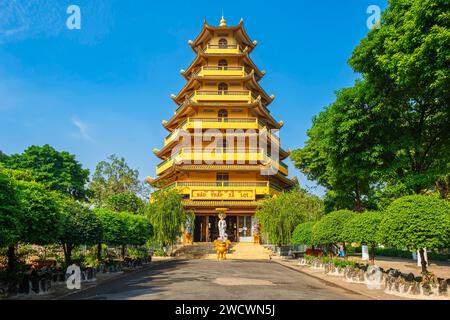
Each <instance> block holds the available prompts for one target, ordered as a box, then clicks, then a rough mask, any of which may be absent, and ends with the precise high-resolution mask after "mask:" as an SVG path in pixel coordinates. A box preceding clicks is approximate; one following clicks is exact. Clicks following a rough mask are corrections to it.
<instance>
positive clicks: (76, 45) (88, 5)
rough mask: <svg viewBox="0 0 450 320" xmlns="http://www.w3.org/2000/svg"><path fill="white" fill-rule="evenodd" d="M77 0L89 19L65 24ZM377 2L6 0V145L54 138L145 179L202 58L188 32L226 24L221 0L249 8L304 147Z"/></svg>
mask: <svg viewBox="0 0 450 320" xmlns="http://www.w3.org/2000/svg"><path fill="white" fill-rule="evenodd" d="M72 4H75V5H78V6H79V7H80V9H81V30H68V29H67V27H66V19H67V17H68V16H69V15H68V14H67V13H66V9H67V7H68V6H69V5H72ZM370 5H378V6H380V7H381V9H384V8H385V7H386V1H385V0H345V1H332V0H316V1H312V0H310V1H211V0H209V1H195V2H192V1H145V0H133V1H106V0H95V1H94V0H84V1H76V0H70V1H65V0H47V1H42V0H41V1H31V0H19V1H12V0H0V150H2V151H3V152H5V153H7V154H11V153H20V152H22V151H23V150H24V149H25V148H27V147H28V146H30V145H33V144H34V145H43V144H46V143H48V144H50V145H52V146H54V147H55V148H56V149H58V150H66V151H69V152H71V153H74V154H76V156H77V159H78V160H79V161H80V162H82V163H83V165H84V166H85V167H87V168H89V169H91V172H93V170H94V168H95V165H96V164H97V163H98V162H99V161H101V160H104V159H105V158H106V157H107V156H108V155H110V154H113V153H114V154H117V155H120V156H124V157H125V158H126V159H127V161H128V163H129V164H130V165H131V166H133V167H135V168H138V169H139V171H140V173H141V176H142V178H145V177H146V176H154V175H155V165H156V164H157V163H158V162H159V159H157V158H156V157H155V156H154V155H153V153H152V148H153V147H158V148H159V147H161V145H162V143H163V138H164V137H165V136H166V135H167V132H166V131H165V129H164V128H163V127H162V126H161V121H162V120H163V119H167V120H168V119H169V118H170V117H171V116H172V114H173V111H174V109H175V105H174V103H173V102H172V101H171V99H170V98H169V96H170V94H171V93H177V92H178V91H179V89H181V88H182V87H183V85H184V83H185V80H184V79H183V78H182V76H181V75H180V73H179V70H180V69H183V68H186V67H187V66H188V65H189V64H190V62H191V61H192V60H193V59H194V53H193V52H192V50H191V49H190V48H189V46H188V44H187V42H188V40H189V39H194V38H195V37H196V36H197V34H198V33H199V32H200V30H201V27H202V24H203V20H204V19H205V18H206V19H207V21H208V22H209V24H212V25H216V24H218V22H219V20H220V15H221V13H222V10H223V11H224V14H225V18H226V20H227V22H228V25H234V24H237V23H238V22H239V20H240V18H241V17H243V18H244V25H245V27H246V30H247V32H248V33H249V35H250V37H251V38H252V39H254V40H257V41H258V46H257V48H256V50H255V51H254V52H253V53H252V58H253V60H254V61H255V63H256V64H257V65H258V66H259V67H260V69H265V70H266V71H267V74H266V76H265V78H264V79H263V80H262V82H261V85H262V86H263V87H264V88H265V89H266V91H267V92H268V93H269V94H275V95H276V100H275V102H274V103H273V104H272V105H271V106H270V109H271V111H272V114H273V115H274V117H275V118H276V119H279V120H284V122H285V126H284V128H283V130H282V131H281V133H280V137H281V139H282V142H283V146H284V147H285V148H286V149H288V148H291V149H295V148H298V147H302V146H303V144H304V142H305V140H306V130H307V129H308V128H309V127H310V126H311V119H312V117H313V116H314V115H315V114H317V113H319V112H320V110H321V109H322V108H323V107H324V106H327V105H329V104H330V103H332V102H333V100H334V92H335V91H336V90H338V89H340V88H343V87H348V86H351V85H352V84H353V82H354V80H355V79H356V78H357V77H358V75H357V74H354V73H353V71H352V70H351V69H350V67H349V66H348V65H347V60H348V58H349V56H350V54H351V52H352V50H353V48H354V47H355V46H356V45H357V44H358V43H359V41H360V40H361V39H362V38H363V37H364V36H365V35H366V33H367V32H368V28H367V26H366V21H367V19H368V18H369V16H370V14H368V13H367V12H366V10H367V8H368V7H369V6H370ZM288 163H289V164H290V162H288ZM290 170H291V174H290V175H291V176H295V175H296V176H298V177H299V179H300V182H301V184H302V185H303V186H305V187H309V188H312V189H311V191H312V192H314V193H316V194H319V195H321V194H323V190H322V188H315V184H314V183H313V182H309V181H306V179H305V178H304V177H303V176H302V174H301V173H300V172H299V171H298V170H295V169H294V168H293V167H292V165H290Z"/></svg>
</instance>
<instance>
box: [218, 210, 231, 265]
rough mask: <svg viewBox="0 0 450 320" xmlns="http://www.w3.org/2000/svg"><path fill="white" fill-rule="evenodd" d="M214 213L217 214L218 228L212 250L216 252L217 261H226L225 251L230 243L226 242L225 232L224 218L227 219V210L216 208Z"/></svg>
mask: <svg viewBox="0 0 450 320" xmlns="http://www.w3.org/2000/svg"><path fill="white" fill-rule="evenodd" d="M216 211H218V212H219V222H218V223H217V227H218V228H219V238H217V239H216V240H214V249H216V251H217V260H226V259H227V251H228V248H229V247H230V244H231V241H230V240H228V235H227V233H226V231H227V223H226V221H225V218H226V217H227V215H226V212H227V211H228V209H227V208H216Z"/></svg>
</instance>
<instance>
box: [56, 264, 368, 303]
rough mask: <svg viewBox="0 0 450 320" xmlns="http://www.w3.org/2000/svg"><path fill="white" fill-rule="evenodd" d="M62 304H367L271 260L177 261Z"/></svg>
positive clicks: (95, 288)
mask: <svg viewBox="0 0 450 320" xmlns="http://www.w3.org/2000/svg"><path fill="white" fill-rule="evenodd" d="M65 299H92V300H95V299H99V300H106V299H107V300H116V299H130V300H132V299H140V300H141V299H144V300H147V299H149V300H150V299H163V300H164V299H208V300H210V299H213V300H216V299H217V300H220V299H226V300H229V299H231V300H241V299H251V300H252V299H262V300H269V299H274V300H278V299H299V300H301V299H326V300H330V299H367V297H365V296H363V295H360V294H358V293H356V292H354V291H351V290H347V289H345V288H343V287H339V286H336V285H334V284H332V283H330V282H327V281H324V280H320V279H317V278H314V277H311V276H309V275H307V274H304V273H300V272H297V271H295V270H292V269H290V268H288V267H286V266H283V265H280V264H278V263H277V262H274V261H269V260H227V261H219V262H218V261H214V260H211V259H190V260H184V259H175V260H171V261H167V262H164V263H160V264H158V265H156V266H155V267H154V268H150V269H145V270H142V271H139V272H134V273H131V274H128V275H124V276H122V277H120V278H117V279H115V280H112V281H108V282H106V283H103V284H99V285H98V286H95V287H92V288H89V289H86V290H84V291H82V292H79V293H75V294H71V295H69V296H66V297H65Z"/></svg>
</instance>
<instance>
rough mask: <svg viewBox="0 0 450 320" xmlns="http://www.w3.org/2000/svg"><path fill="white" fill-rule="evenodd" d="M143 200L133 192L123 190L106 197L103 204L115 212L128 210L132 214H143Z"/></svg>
mask: <svg viewBox="0 0 450 320" xmlns="http://www.w3.org/2000/svg"><path fill="white" fill-rule="evenodd" d="M145 205H146V204H145V202H144V201H143V200H142V199H141V198H140V197H138V196H137V195H136V194H135V193H133V192H130V191H125V192H121V193H117V194H113V195H111V196H109V197H108V198H106V200H105V203H104V206H105V207H106V208H108V209H110V210H113V211H117V212H122V211H126V212H130V213H134V214H143V213H144V212H145Z"/></svg>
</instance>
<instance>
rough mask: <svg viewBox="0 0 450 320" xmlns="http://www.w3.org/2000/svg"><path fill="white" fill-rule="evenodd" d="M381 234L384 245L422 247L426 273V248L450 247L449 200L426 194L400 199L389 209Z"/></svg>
mask: <svg viewBox="0 0 450 320" xmlns="http://www.w3.org/2000/svg"><path fill="white" fill-rule="evenodd" d="M378 234H379V238H380V240H381V242H382V243H383V244H385V245H388V246H392V247H394V248H399V249H403V248H408V249H411V250H419V252H420V257H421V259H422V272H423V273H426V272H427V264H426V261H425V257H424V248H427V249H439V248H448V247H450V203H449V202H448V201H446V200H441V199H438V198H435V197H430V196H423V195H413V196H406V197H402V198H399V199H397V200H395V201H394V202H393V203H392V204H391V205H390V206H389V207H388V208H387V209H386V212H385V213H384V217H383V220H382V221H381V224H380V228H379V231H378Z"/></svg>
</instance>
